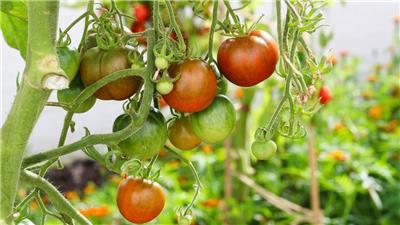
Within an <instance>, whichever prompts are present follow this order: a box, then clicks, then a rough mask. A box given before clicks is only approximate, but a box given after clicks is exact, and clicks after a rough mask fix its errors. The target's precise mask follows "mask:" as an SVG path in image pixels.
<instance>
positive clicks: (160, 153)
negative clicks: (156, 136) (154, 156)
mask: <svg viewBox="0 0 400 225" xmlns="http://www.w3.org/2000/svg"><path fill="white" fill-rule="evenodd" d="M158 156H159V157H161V158H163V157H165V156H167V152H166V151H165V150H164V149H161V150H160V152H159V153H158Z"/></svg>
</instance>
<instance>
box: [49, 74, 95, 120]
mask: <svg viewBox="0 0 400 225" xmlns="http://www.w3.org/2000/svg"><path fill="white" fill-rule="evenodd" d="M84 88H85V87H84V86H83V84H82V81H81V79H80V77H79V76H77V77H75V79H74V80H73V81H71V83H70V84H69V88H68V89H64V90H59V91H57V99H58V102H60V103H65V104H70V103H71V102H72V101H73V100H74V99H75V98H76V97H77V96H78V95H79V94H80V93H81V92H82V91H83V89H84ZM95 103H96V98H95V97H94V96H90V97H89V98H88V99H86V100H85V101H84V102H83V103H82V104H81V105H80V106H79V107H78V108H77V109H76V110H75V113H84V112H86V111H88V110H89V109H91V108H92V107H93V105H94V104H95Z"/></svg>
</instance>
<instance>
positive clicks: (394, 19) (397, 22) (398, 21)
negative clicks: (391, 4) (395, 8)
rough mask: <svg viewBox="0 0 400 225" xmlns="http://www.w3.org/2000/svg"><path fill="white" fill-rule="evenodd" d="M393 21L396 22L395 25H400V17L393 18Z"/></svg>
mask: <svg viewBox="0 0 400 225" xmlns="http://www.w3.org/2000/svg"><path fill="white" fill-rule="evenodd" d="M393 21H394V23H395V24H400V16H399V15H397V16H395V17H394V18H393Z"/></svg>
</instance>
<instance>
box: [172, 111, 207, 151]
mask: <svg viewBox="0 0 400 225" xmlns="http://www.w3.org/2000/svg"><path fill="white" fill-rule="evenodd" d="M168 138H169V140H170V141H171V143H172V144H173V145H174V146H175V147H177V148H179V149H182V150H190V149H193V148H194V147H196V146H198V145H199V144H200V143H201V140H200V139H199V138H198V137H197V136H196V134H194V133H193V129H192V126H191V125H190V122H189V118H188V117H184V118H181V119H177V120H175V121H174V122H172V123H171V125H170V126H169V127H168Z"/></svg>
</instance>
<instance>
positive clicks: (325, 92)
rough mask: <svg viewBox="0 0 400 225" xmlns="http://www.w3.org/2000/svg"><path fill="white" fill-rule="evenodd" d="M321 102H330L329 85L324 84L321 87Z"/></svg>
mask: <svg viewBox="0 0 400 225" xmlns="http://www.w3.org/2000/svg"><path fill="white" fill-rule="evenodd" d="M318 96H319V102H320V103H321V104H326V103H328V102H329V100H330V99H331V97H332V96H331V91H330V90H329V88H328V87H327V86H323V87H321V89H320V90H319V94H318Z"/></svg>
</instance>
